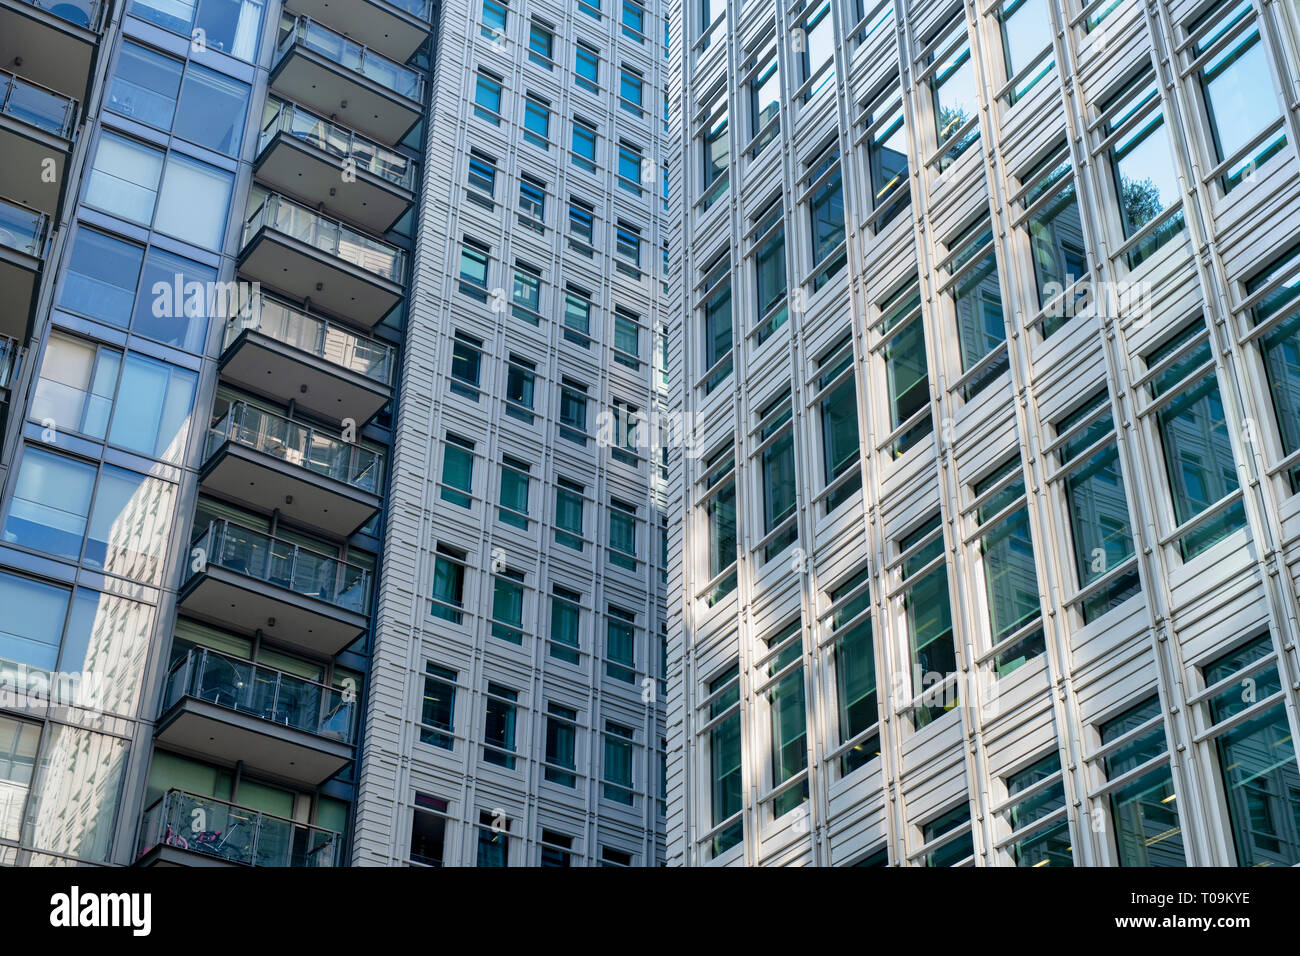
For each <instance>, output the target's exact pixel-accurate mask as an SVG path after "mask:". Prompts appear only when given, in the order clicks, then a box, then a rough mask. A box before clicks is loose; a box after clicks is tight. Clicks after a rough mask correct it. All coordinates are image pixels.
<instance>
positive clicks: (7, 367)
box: [0, 335, 23, 388]
mask: <svg viewBox="0 0 1300 956" xmlns="http://www.w3.org/2000/svg"><path fill="white" fill-rule="evenodd" d="M22 357H23V347H22V345H21V344H20V343H19V342H18V340H17V339H11V338H10V337H9V336H7V335H0V388H9V386H11V385H12V384H13V382H14V379H15V378H17V377H18V365H19V362H20V361H21V360H22Z"/></svg>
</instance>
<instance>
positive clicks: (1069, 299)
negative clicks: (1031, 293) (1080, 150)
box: [1020, 143, 1088, 336]
mask: <svg viewBox="0 0 1300 956" xmlns="http://www.w3.org/2000/svg"><path fill="white" fill-rule="evenodd" d="M1022 182H1023V183H1024V184H1025V190H1024V192H1023V195H1022V196H1021V199H1020V205H1021V208H1022V209H1023V210H1024V213H1023V215H1025V217H1026V218H1025V221H1024V223H1025V229H1026V231H1027V232H1028V233H1029V249H1030V253H1031V256H1032V258H1033V262H1034V281H1035V284H1036V286H1037V289H1038V307H1039V308H1040V309H1046V310H1047V316H1046V317H1045V318H1044V319H1043V335H1044V336H1049V335H1052V334H1053V333H1054V332H1055V331H1056V330H1057V329H1059V328H1060V327H1061V326H1062V325H1064V324H1065V320H1066V319H1067V318H1069V317H1070V316H1072V315H1073V314H1074V312H1075V309H1076V308H1077V303H1078V298H1079V297H1078V294H1077V293H1076V292H1073V291H1072V292H1070V293H1068V294H1066V295H1063V293H1065V291H1066V290H1067V289H1069V288H1070V287H1071V286H1073V285H1074V284H1075V282H1077V281H1078V280H1080V279H1082V278H1084V277H1085V276H1086V275H1087V274H1088V256H1087V253H1086V252H1085V251H1084V246H1083V224H1082V223H1081V222H1080V220H1079V202H1078V197H1077V195H1076V193H1075V187H1074V171H1073V168H1072V167H1071V165H1070V154H1069V152H1068V150H1067V148H1066V145H1065V144H1064V143H1062V144H1060V145H1059V146H1058V147H1057V148H1056V149H1054V150H1053V151H1052V152H1051V153H1050V154H1049V155H1048V156H1047V158H1045V159H1043V160H1042V161H1041V162H1039V163H1037V164H1036V165H1035V166H1034V167H1033V168H1032V169H1031V170H1030V171H1029V172H1028V173H1026V174H1025V176H1024V177H1023V179H1022Z"/></svg>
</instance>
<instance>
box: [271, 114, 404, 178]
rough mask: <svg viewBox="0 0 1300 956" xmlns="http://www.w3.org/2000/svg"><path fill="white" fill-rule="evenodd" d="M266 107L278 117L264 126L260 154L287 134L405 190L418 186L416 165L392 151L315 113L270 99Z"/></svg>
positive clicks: (273, 116) (272, 117)
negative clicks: (278, 134) (279, 134)
mask: <svg viewBox="0 0 1300 956" xmlns="http://www.w3.org/2000/svg"><path fill="white" fill-rule="evenodd" d="M267 103H268V104H269V105H270V106H273V107H275V108H276V110H275V113H274V114H273V115H272V116H270V117H269V118H268V119H267V121H266V122H265V123H263V124H262V133H261V136H260V137H259V139H258V141H257V151H258V152H259V153H260V152H261V151H262V150H263V149H265V148H266V144H267V143H269V142H270V141H271V140H272V138H274V136H275V134H276V133H287V134H289V135H290V136H293V137H294V138H295V139H300V140H302V141H303V142H304V143H310V144H311V145H312V146H315V147H316V148H317V149H319V150H323V151H324V152H326V153H329V154H330V155H331V156H337V157H338V158H339V159H342V160H349V159H350V160H352V161H353V162H354V163H356V166H357V168H358V169H363V170H365V171H366V172H368V173H372V174H373V175H375V176H378V177H379V178H380V179H386V180H387V181H388V182H390V183H393V184H394V185H397V186H401V187H402V188H403V189H411V188H412V185H413V184H414V182H415V164H414V163H412V162H411V161H410V160H409V159H407V158H406V157H405V156H403V155H402V154H401V153H395V152H393V151H392V150H391V149H385V148H384V147H383V146H380V145H379V144H378V143H375V142H372V141H371V140H368V139H366V138H365V137H364V136H360V135H358V134H356V133H354V132H353V131H352V130H350V129H347V128H346V127H343V126H339V125H338V124H337V123H331V122H330V121H329V120H327V119H321V118H320V117H319V116H317V115H316V114H315V113H309V112H308V111H307V110H305V109H303V108H302V107H301V106H298V105H296V104H294V103H289V102H286V101H284V100H276V99H273V98H269V99H268V100H267Z"/></svg>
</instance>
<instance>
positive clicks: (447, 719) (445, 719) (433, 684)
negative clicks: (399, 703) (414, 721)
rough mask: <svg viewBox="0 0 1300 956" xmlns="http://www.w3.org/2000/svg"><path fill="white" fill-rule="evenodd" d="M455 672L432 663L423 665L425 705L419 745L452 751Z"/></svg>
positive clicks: (422, 713) (453, 743)
mask: <svg viewBox="0 0 1300 956" xmlns="http://www.w3.org/2000/svg"><path fill="white" fill-rule="evenodd" d="M455 719H456V672H455V671H454V670H451V669H450V668H447V667H442V666H441V665H439V664H434V663H432V662H430V663H426V664H425V665H424V704H423V706H422V708H421V710H420V743H422V744H431V745H432V746H434V747H441V748H442V749H443V750H451V749H452V748H453V747H455V745H456V738H455V737H454V736H452V735H453V734H454V733H455V729H456V728H455Z"/></svg>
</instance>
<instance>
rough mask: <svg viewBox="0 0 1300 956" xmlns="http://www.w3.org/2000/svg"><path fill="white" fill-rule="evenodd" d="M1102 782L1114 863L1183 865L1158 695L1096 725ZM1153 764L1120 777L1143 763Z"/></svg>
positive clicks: (1182, 852) (1172, 783) (1125, 864)
mask: <svg viewBox="0 0 1300 956" xmlns="http://www.w3.org/2000/svg"><path fill="white" fill-rule="evenodd" d="M1097 731H1098V735H1099V736H1100V738H1101V744H1102V747H1103V748H1104V750H1105V756H1104V757H1103V758H1102V760H1101V765H1102V771H1103V773H1104V774H1105V777H1106V779H1107V780H1108V781H1119V782H1120V785H1119V786H1115V785H1114V784H1108V785H1107V787H1106V792H1105V794H1104V796H1103V797H1102V799H1104V800H1105V801H1106V805H1107V807H1108V809H1109V811H1110V823H1111V829H1110V832H1111V833H1112V835H1113V847H1112V849H1113V850H1114V851H1115V853H1116V854H1117V858H1118V861H1119V865H1120V866H1186V865H1187V857H1186V854H1185V852H1184V850H1183V831H1182V827H1181V826H1180V825H1179V822H1178V804H1177V803H1176V802H1175V801H1176V800H1177V799H1178V798H1177V795H1176V794H1175V792H1174V778H1173V772H1172V771H1171V770H1170V768H1169V745H1168V744H1167V743H1166V742H1165V722H1164V718H1163V712H1162V710H1161V708H1160V698H1159V697H1150V698H1148V699H1147V700H1144V701H1143V702H1142V703H1140V704H1138V705H1136V706H1134V707H1130V708H1129V709H1128V710H1125V711H1124V712H1123V713H1121V714H1119V715H1117V716H1115V717H1112V718H1111V719H1110V720H1107V721H1106V722H1105V723H1103V724H1100V725H1099V726H1098V727H1097ZM1156 758H1163V759H1161V760H1159V762H1158V764H1156V765H1154V766H1152V767H1151V768H1150V769H1148V770H1146V771H1145V772H1143V773H1141V774H1139V775H1138V776H1137V777H1135V778H1132V779H1128V780H1124V779H1123V778H1124V777H1125V775H1126V774H1128V773H1129V772H1130V771H1132V770H1136V769H1137V768H1138V767H1141V766H1143V765H1144V764H1149V763H1152V762H1153V761H1155V760H1156Z"/></svg>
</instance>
